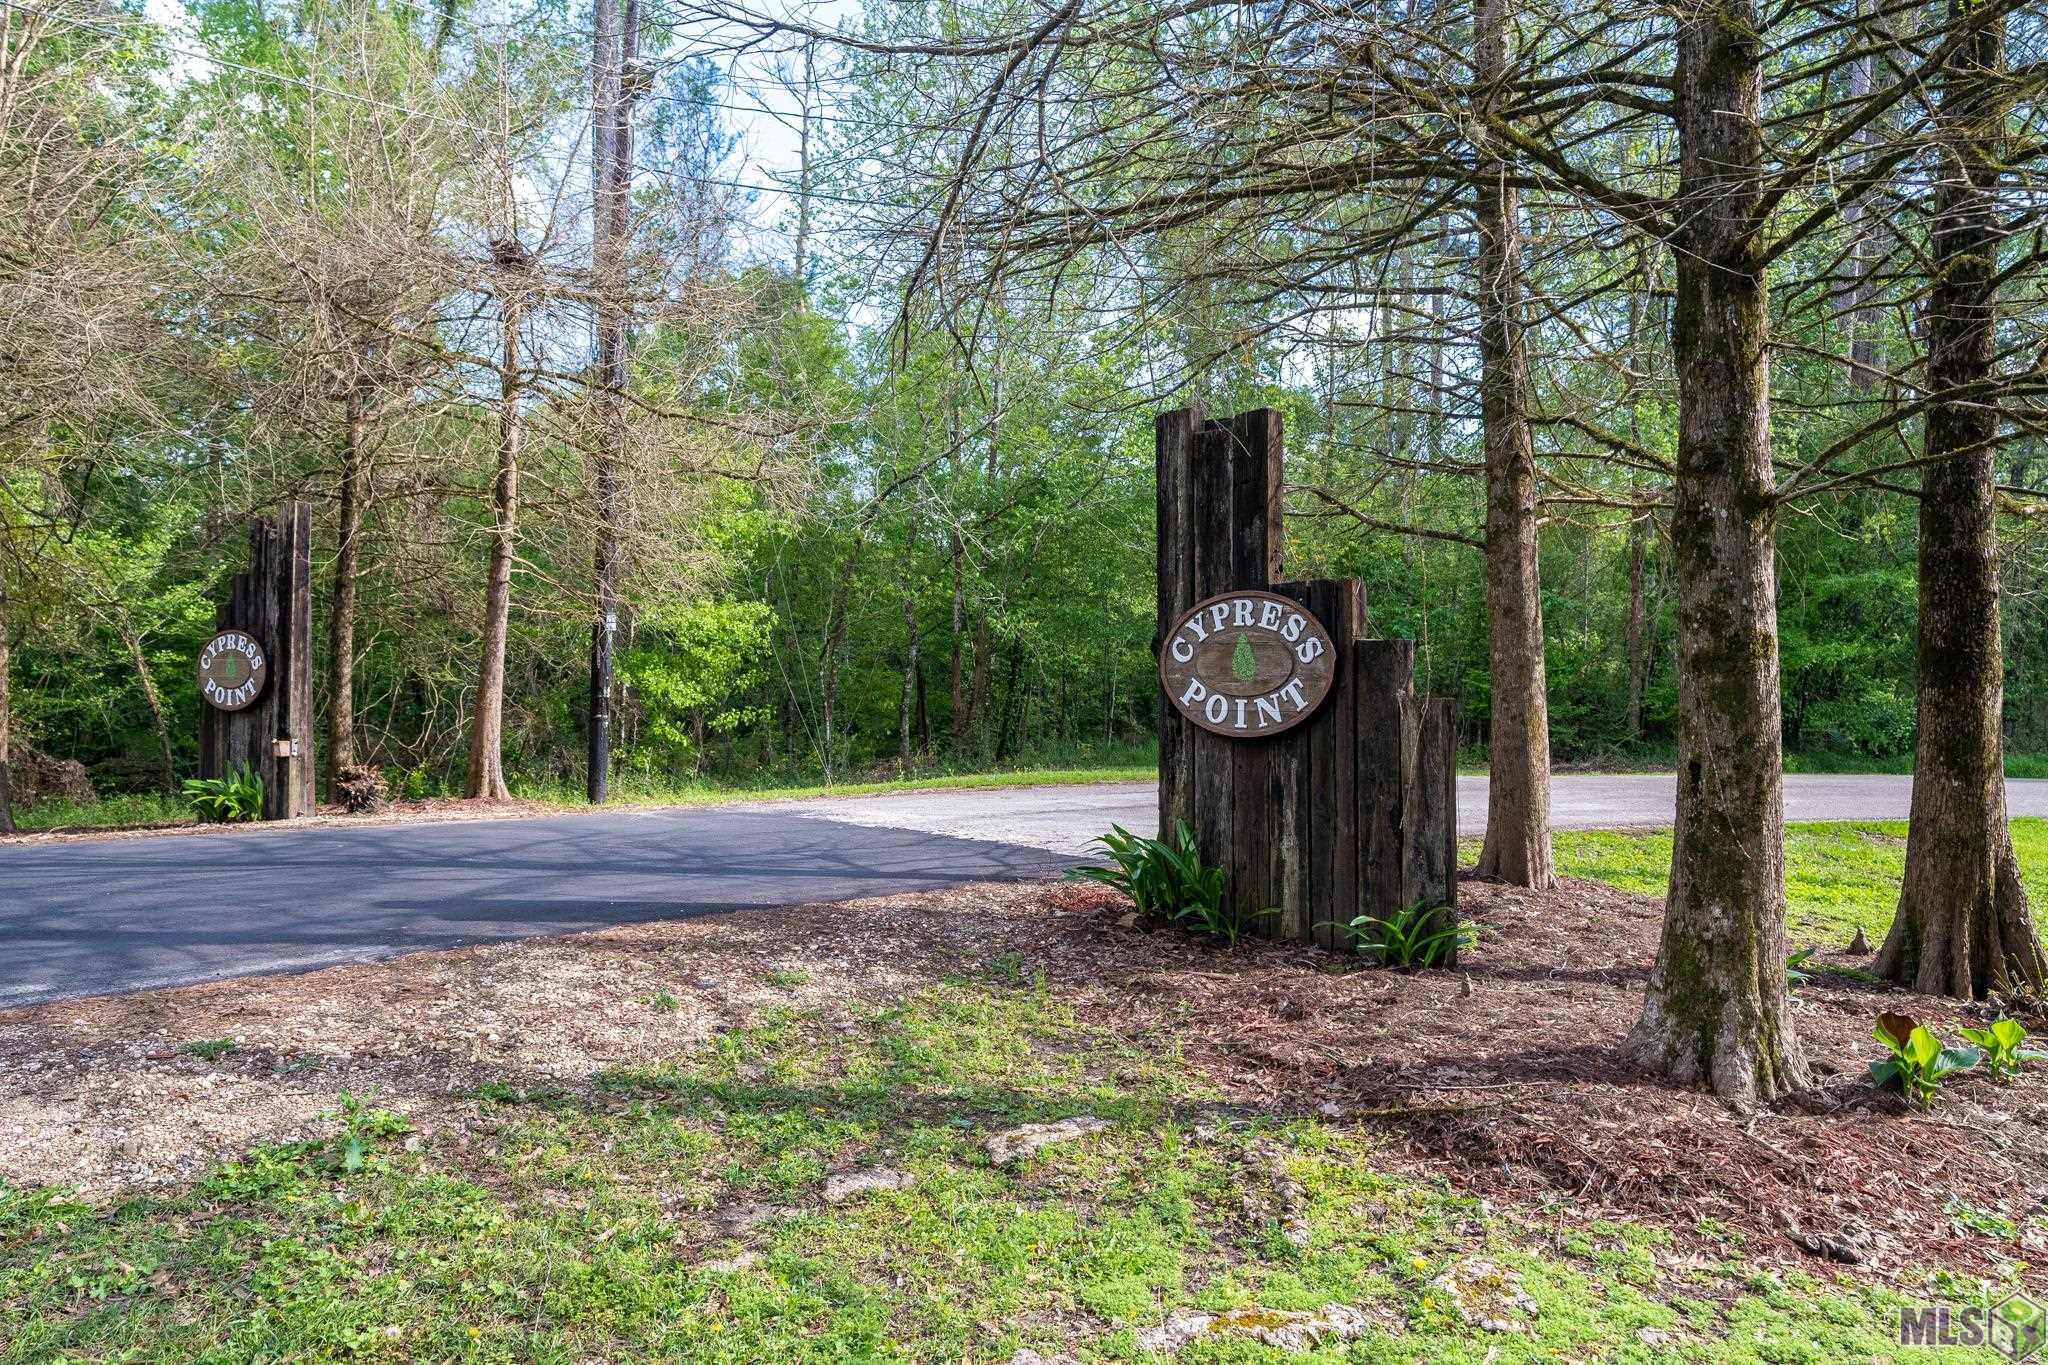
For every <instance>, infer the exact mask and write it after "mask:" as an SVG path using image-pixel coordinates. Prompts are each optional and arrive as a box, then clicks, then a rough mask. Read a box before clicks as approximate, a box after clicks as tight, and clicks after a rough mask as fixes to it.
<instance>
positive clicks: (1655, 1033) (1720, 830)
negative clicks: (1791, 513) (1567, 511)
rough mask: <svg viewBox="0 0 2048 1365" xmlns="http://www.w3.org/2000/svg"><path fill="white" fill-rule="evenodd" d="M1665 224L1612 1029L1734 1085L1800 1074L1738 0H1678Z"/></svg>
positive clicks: (1745, 1091) (1767, 1085) (1661, 1058)
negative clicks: (1666, 407)
mask: <svg viewBox="0 0 2048 1365" xmlns="http://www.w3.org/2000/svg"><path fill="white" fill-rule="evenodd" d="M1675 86H1676V90H1675V96H1676V105H1677V119H1678V137H1679V187H1678V202H1677V203H1676V204H1675V205H1674V216H1675V217H1676V218H1677V220H1678V221H1679V222H1680V223H1681V224H1683V227H1682V228H1681V231H1680V236H1679V239H1678V242H1677V246H1678V248H1679V249H1678V250H1677V252H1676V253H1675V254H1676V256H1677V260H1678V299H1677V308H1676V311H1675V312H1674V314H1673V317H1672V351H1673V355H1674V358H1675V360H1676V365H1677V371H1678V409H1679V412H1678V477H1677V484H1676V490H1675V491H1676V502H1675V507H1674V510H1673V513H1672V520H1671V538H1672V549H1673V558H1674V567H1675V570H1676V574H1677V581H1678V606H1679V623H1678V635H1679V640H1678V643H1679V740H1678V759H1679V762H1678V820H1677V827H1676V829H1675V831H1674V835H1673V838H1674V845H1673V850H1672V859H1671V889H1670V895H1669V897H1668V899H1667V901H1666V904H1665V912H1664V932H1663V938H1662V942H1661V943H1660V945H1659V947H1658V951H1657V961H1656V965H1655V967H1654V968H1653V969H1652V971H1651V975H1650V985H1649V990H1648V992H1647V994H1646V996H1645V998H1644V1001H1643V1014H1642V1018H1641V1019H1640V1020H1639V1021H1638V1022H1637V1024H1636V1027H1635V1030H1634V1032H1633V1033H1632V1034H1631V1035H1630V1040H1629V1042H1630V1047H1631V1050H1632V1051H1633V1052H1634V1054H1635V1055H1636V1056H1637V1057H1638V1058H1639V1059H1640V1060H1642V1061H1643V1062H1644V1063H1645V1064H1646V1065H1648V1066H1650V1067H1652V1068H1654V1069H1656V1070H1658V1071H1660V1072H1662V1073H1663V1074H1665V1075H1666V1076H1668V1077H1670V1078H1671V1079H1673V1080H1675V1081H1678V1082H1680V1083H1685V1084H1690V1083H1698V1082H1705V1083H1706V1084H1708V1085H1710V1086H1712V1088H1713V1090H1714V1091H1715V1093H1716V1094H1718V1095H1720V1096H1722V1097H1723V1098H1724V1099H1727V1100H1729V1101H1731V1102H1733V1103H1735V1104H1737V1105H1746V1104H1749V1103H1751V1102H1754V1101H1758V1100H1767V1099H1770V1098H1772V1097H1773V1096H1776V1095H1779V1094H1782V1093H1784V1092H1786V1091H1789V1090H1792V1089H1796V1088H1798V1087H1800V1086H1803V1085H1804V1084H1805V1083H1806V1079H1807V1077H1806V1067H1805V1063H1804V1061H1803V1060H1802V1058H1801V1056H1800V1051H1799V1042H1798V1039H1797V1037H1796V1036H1795V1035H1794V1033H1793V1028H1792V1018H1791V1015H1790V1013H1789V1011H1788V1010H1787V1006H1786V991H1785V867H1784V855H1785V849H1784V835H1785V811H1784V791H1783V780H1782V760H1783V750H1782V746H1781V741H1780V735H1779V717H1778V628H1777V586H1776V581H1775V565H1774V554H1773V547H1772V541H1771V536H1772V526H1773V520H1774V517H1773V507H1774V503H1773V498H1774V493H1775V489H1774V486H1773V479H1772V471H1771V459H1770V454H1771V452H1770V425H1769V420H1770V386H1769V381H1770V371H1769V361H1768V356H1767V351H1766V344H1767V341H1768V324H1769V313H1768V308H1767V299H1766V294H1765V285H1764V266H1763V253H1762V249H1761V248H1762V242H1761V231H1760V229H1761V225H1760V224H1759V222H1758V221H1757V219H1758V212H1757V210H1758V202H1759V197H1760V196H1759V188H1758V182H1759V175H1760V166H1761V163H1762V156H1763V137H1762V132H1761V125H1760V111H1761V104H1762V97H1763V67H1762V44H1761V41H1760V39H1759V37H1758V18H1757V13H1756V7H1755V4H1754V3H1753V0H1723V3H1718V4H1711V3H1710V4H1704V5H1702V4H1693V5H1689V6H1687V7H1686V8H1685V9H1683V10H1681V12H1680V15H1679V30H1678V65H1677V72H1676V80H1675Z"/></svg>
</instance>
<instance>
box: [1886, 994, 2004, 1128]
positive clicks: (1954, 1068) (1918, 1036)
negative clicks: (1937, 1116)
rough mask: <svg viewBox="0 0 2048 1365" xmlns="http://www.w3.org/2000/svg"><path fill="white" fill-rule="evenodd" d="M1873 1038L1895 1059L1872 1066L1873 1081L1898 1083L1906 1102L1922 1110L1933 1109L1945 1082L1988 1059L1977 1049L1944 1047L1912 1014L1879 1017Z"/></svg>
mask: <svg viewBox="0 0 2048 1365" xmlns="http://www.w3.org/2000/svg"><path fill="white" fill-rule="evenodd" d="M1872 1036H1874V1037H1875V1038H1876V1039H1877V1041H1878V1042H1880V1043H1883V1044H1884V1045H1885V1047H1886V1048H1887V1049H1888V1050H1889V1051H1890V1052H1891V1054H1892V1055H1891V1058H1890V1059H1889V1060H1887V1061H1877V1062H1872V1063H1871V1064H1870V1079H1871V1080H1872V1081H1873V1082H1875V1083H1876V1084H1878V1085H1889V1084H1891V1083H1892V1082H1894V1081H1896V1082H1898V1086H1899V1089H1900V1090H1901V1091H1902V1092H1904V1094H1905V1096H1906V1099H1907V1100H1908V1101H1910V1102H1911V1103H1913V1104H1916V1105H1918V1106H1919V1107H1920V1108H1922V1109H1926V1108H1929V1107H1931V1106H1932V1105H1933V1103H1934V1095H1935V1092H1936V1091H1937V1090H1939V1089H1940V1088H1941V1083H1942V1082H1943V1081H1944V1080H1946V1079H1948V1078H1949V1077H1950V1076H1953V1075H1955V1074H1956V1073H1957V1072H1961V1071H1968V1070H1969V1069H1970V1068H1971V1067H1973V1066H1975V1065H1977V1063H1978V1062H1980V1061H1982V1060H1983V1057H1984V1054H1983V1053H1982V1052H1980V1051H1978V1050H1977V1049H1976V1048H1974V1047H1943V1046H1942V1044H1941V1040H1940V1039H1939V1038H1937V1037H1935V1036H1934V1035H1933V1034H1932V1033H1930V1032H1928V1030H1927V1029H1926V1028H1925V1027H1924V1026H1923V1025H1922V1024H1920V1022H1919V1021H1918V1020H1916V1019H1914V1018H1913V1017H1912V1016H1911V1015H1909V1014H1894V1013H1892V1012H1890V1011H1886V1012H1885V1013H1883V1014H1880V1015H1878V1016H1877V1028H1876V1029H1875V1030H1874V1032H1873V1035H1872Z"/></svg>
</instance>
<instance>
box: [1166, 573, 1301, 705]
mask: <svg viewBox="0 0 2048 1365" xmlns="http://www.w3.org/2000/svg"><path fill="white" fill-rule="evenodd" d="M1336 668H1337V655H1336V651H1335V650H1334V649H1333V648H1332V647H1331V644H1330V633H1329V632H1328V631H1327V630H1325V629H1323V623H1322V622H1320V621H1318V620H1316V618H1315V617H1314V616H1312V615H1310V614H1309V612H1308V609H1307V608H1305V607H1303V606H1302V605H1301V604H1300V603H1298V602H1292V601H1289V600H1288V599H1287V598H1285V597H1281V596H1279V595H1278V594H1276V593H1270V592H1261V591H1257V590H1253V589H1247V590H1245V591H1244V592H1227V593H1223V594H1221V595H1220V596H1217V597H1212V598H1210V599H1209V600H1208V601H1206V602H1197V603H1196V604H1195V605H1194V606H1192V607H1190V608H1188V609H1187V610H1186V611H1185V612H1183V613H1181V616H1180V619H1179V620H1178V621H1176V622H1174V626H1173V630H1172V632H1171V633H1170V634H1169V635H1168V636H1167V637H1166V639H1165V640H1164V641H1163V642H1162V644H1161V647H1160V650H1159V684H1160V686H1162V687H1164V688H1165V689H1166V696H1167V700H1169V701H1171V702H1172V703H1173V707H1174V709H1175V710H1176V711H1179V712H1180V713H1181V714H1182V715H1183V716H1186V717H1187V718H1188V719H1189V720H1190V721H1192V722H1194V723H1195V724H1196V725H1199V726H1201V727H1202V728H1203V729H1204V730H1207V731H1209V732H1210V733H1212V734H1218V735H1225V736H1228V737H1231V738H1234V739H1259V738H1262V737H1264V736H1267V735H1277V734H1280V733H1282V732H1283V731H1286V730H1291V729H1293V728H1294V727H1295V726H1297V725H1299V724H1301V722H1303V721H1305V720H1307V719H1308V718H1309V716H1311V715H1312V714H1314V712H1315V709H1316V707H1318V706H1320V705H1321V704H1322V701H1323V698H1324V697H1327V696H1328V695H1329V693H1330V682H1331V679H1332V678H1333V677H1334V676H1335V674H1336Z"/></svg>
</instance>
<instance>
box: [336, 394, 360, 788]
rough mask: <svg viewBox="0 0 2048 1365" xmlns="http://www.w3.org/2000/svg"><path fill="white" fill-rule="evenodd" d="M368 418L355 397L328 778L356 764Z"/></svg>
mask: <svg viewBox="0 0 2048 1365" xmlns="http://www.w3.org/2000/svg"><path fill="white" fill-rule="evenodd" d="M368 429H369V418H368V415H367V413H366V412H365V410H364V402H363V399H362V397H361V396H360V395H351V396H350V398H349V403H348V426H347V430H346V432H345V434H344V436H343V443H342V452H341V488H340V494H339V499H340V508H339V514H338V518H337V520H338V523H339V532H338V541H337V544H336V546H335V552H334V592H333V598H332V601H331V603H330V604H329V611H330V613H331V615H330V616H329V618H328V623H327V774H328V780H329V781H330V782H331V781H332V780H333V778H334V774H335V773H338V772H340V771H341V770H342V769H343V768H351V767H354V766H355V762H356V580H357V578H358V576H359V575H360V573H361V564H362V560H361V553H362V545H361V542H362V535H363V504H364V503H365V502H366V501H367V500H368V492H369V471H368V452H367V450H366V448H365V446H366V441H365V437H366V433H367V432H368Z"/></svg>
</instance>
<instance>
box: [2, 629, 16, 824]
mask: <svg viewBox="0 0 2048 1365" xmlns="http://www.w3.org/2000/svg"><path fill="white" fill-rule="evenodd" d="M13 652H14V651H13V646H12V645H11V644H10V643H9V641H8V638H7V594H6V593H4V592H0V834H12V833H14V773H13V766H12V765H11V764H10V763H9V762H8V761H7V755H8V754H9V753H10V752H11V751H12V750H13V747H14V703H13V700H12V698H11V696H10V694H9V692H8V688H7V681H8V676H9V674H10V673H11V672H12V671H13V667H14V658H13Z"/></svg>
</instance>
